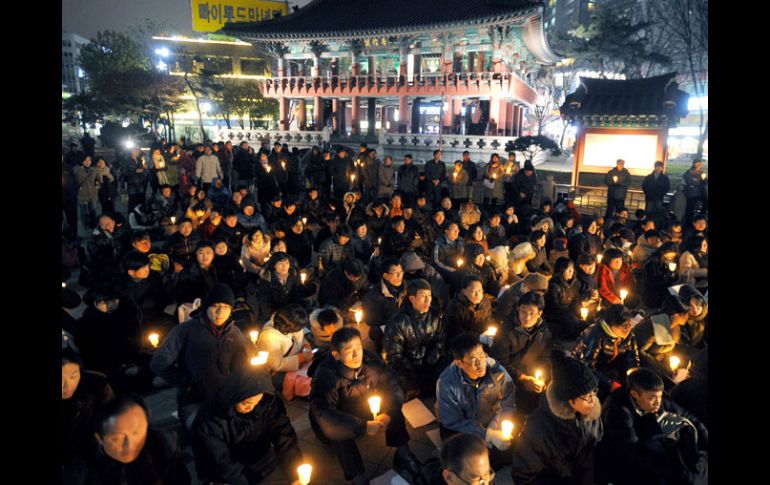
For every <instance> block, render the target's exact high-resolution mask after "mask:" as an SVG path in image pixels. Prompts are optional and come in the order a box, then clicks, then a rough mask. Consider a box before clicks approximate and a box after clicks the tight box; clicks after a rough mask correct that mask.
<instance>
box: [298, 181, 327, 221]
mask: <svg viewBox="0 0 770 485" xmlns="http://www.w3.org/2000/svg"><path fill="white" fill-rule="evenodd" d="M321 207H322V206H321V199H320V194H319V193H318V188H316V187H310V188H309V189H307V195H306V197H305V198H303V199H302V202H301V207H300V209H301V210H302V213H303V214H304V215H305V216H306V217H307V221H308V222H309V223H311V224H318V223H320V222H321Z"/></svg>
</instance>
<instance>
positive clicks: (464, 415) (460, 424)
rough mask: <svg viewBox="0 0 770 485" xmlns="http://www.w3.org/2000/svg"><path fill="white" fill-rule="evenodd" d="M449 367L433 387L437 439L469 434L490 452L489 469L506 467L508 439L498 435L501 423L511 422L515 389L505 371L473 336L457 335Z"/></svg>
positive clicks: (509, 439) (509, 438) (453, 343)
mask: <svg viewBox="0 0 770 485" xmlns="http://www.w3.org/2000/svg"><path fill="white" fill-rule="evenodd" d="M452 357H453V358H454V360H453V362H452V364H451V365H450V366H449V367H447V368H446V369H445V370H444V371H443V372H442V373H441V376H440V377H439V379H438V382H437V383H436V401H437V403H438V416H439V420H440V422H441V426H440V430H441V438H442V439H446V438H448V437H449V436H452V435H454V434H456V433H461V432H464V433H473V434H475V435H476V436H478V437H479V438H482V439H483V440H484V441H485V442H486V443H487V447H488V448H489V449H490V462H491V465H492V468H493V469H499V468H501V467H503V466H505V465H506V464H509V463H510V459H511V455H510V453H503V452H505V451H506V450H507V449H508V448H509V447H510V445H511V439H512V436H505V435H504V434H503V432H502V429H501V428H502V421H503V420H504V419H508V420H511V419H513V411H514V409H515V402H516V398H515V387H514V384H513V380H512V379H511V376H510V375H509V374H508V371H506V370H505V368H504V367H503V366H502V365H501V364H500V363H499V362H497V361H496V360H494V359H493V358H491V357H489V356H487V354H486V353H485V352H484V348H483V346H482V344H481V342H479V339H478V337H477V336H476V335H475V334H461V335H459V336H457V337H455V338H454V339H453V341H452Z"/></svg>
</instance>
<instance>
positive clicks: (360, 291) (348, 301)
mask: <svg viewBox="0 0 770 485" xmlns="http://www.w3.org/2000/svg"><path fill="white" fill-rule="evenodd" d="M368 286H369V284H368V280H367V278H366V268H365V267H364V264H363V263H362V262H361V261H359V260H357V259H348V260H346V261H344V262H343V263H342V264H341V265H338V266H337V267H335V268H334V269H332V270H331V271H329V272H328V273H327V274H326V275H325V276H324V278H323V280H322V281H321V290H320V292H319V294H318V302H319V303H320V304H321V305H333V306H336V307H337V308H339V309H340V310H342V311H343V312H345V311H347V310H348V308H350V307H351V306H352V305H353V304H354V303H355V302H356V301H358V300H359V299H361V298H362V297H363V295H364V293H365V292H366V290H367V288H368Z"/></svg>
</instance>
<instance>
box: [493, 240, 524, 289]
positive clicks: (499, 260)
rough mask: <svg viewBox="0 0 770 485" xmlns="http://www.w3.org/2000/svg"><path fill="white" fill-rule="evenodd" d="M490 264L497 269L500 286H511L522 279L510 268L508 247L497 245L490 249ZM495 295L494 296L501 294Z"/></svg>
mask: <svg viewBox="0 0 770 485" xmlns="http://www.w3.org/2000/svg"><path fill="white" fill-rule="evenodd" d="M488 261H489V264H490V266H491V267H492V269H493V270H494V271H495V278H496V281H497V284H498V285H499V286H500V287H503V286H511V285H513V284H514V283H518V282H519V281H521V279H520V278H519V277H518V276H517V275H516V274H515V273H514V272H513V271H511V269H510V264H509V263H508V247H507V246H497V247H494V248H492V249H490V250H489V260H488ZM499 294H500V293H499V292H498V294H497V295H493V296H494V297H497V296H499Z"/></svg>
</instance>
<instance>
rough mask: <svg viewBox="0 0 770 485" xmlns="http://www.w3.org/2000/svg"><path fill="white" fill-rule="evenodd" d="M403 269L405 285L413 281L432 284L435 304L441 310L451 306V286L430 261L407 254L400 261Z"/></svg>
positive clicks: (413, 253) (416, 255)
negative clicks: (420, 280)
mask: <svg viewBox="0 0 770 485" xmlns="http://www.w3.org/2000/svg"><path fill="white" fill-rule="evenodd" d="M399 263H401V267H402V268H404V284H407V283H409V282H410V281H412V280H417V279H424V280H425V281H427V282H428V283H430V288H431V292H432V293H433V303H434V305H436V306H437V307H438V308H439V309H444V308H446V307H447V305H448V304H449V285H448V284H447V283H446V282H445V281H444V278H442V277H441V275H440V274H439V272H438V271H436V269H435V268H434V267H433V266H431V265H430V264H428V263H429V259H428V258H427V257H426V258H422V257H421V256H419V255H418V254H417V253H415V252H413V251H410V252H406V253H404V254H403V255H402V256H401V259H399Z"/></svg>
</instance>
